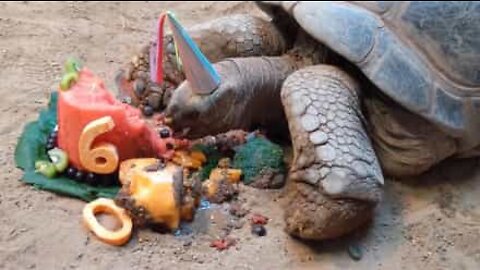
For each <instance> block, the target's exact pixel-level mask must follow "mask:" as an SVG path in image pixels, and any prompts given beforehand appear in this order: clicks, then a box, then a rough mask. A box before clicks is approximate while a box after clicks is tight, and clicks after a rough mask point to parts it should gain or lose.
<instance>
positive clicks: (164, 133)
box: [159, 128, 170, 139]
mask: <svg viewBox="0 0 480 270" xmlns="http://www.w3.org/2000/svg"><path fill="white" fill-rule="evenodd" d="M159 133H160V138H163V139H165V138H168V137H170V130H169V129H168V128H162V129H160V132H159Z"/></svg>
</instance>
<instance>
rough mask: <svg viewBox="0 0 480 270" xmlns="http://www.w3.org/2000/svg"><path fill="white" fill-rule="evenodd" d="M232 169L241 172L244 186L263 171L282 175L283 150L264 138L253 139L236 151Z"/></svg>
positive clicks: (283, 170)
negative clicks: (268, 170)
mask: <svg viewBox="0 0 480 270" xmlns="http://www.w3.org/2000/svg"><path fill="white" fill-rule="evenodd" d="M233 167H234V168H237V169H241V170H242V172H243V175H244V178H243V182H244V183H245V184H250V183H251V182H252V181H253V180H254V178H255V177H256V176H257V175H259V174H260V173H261V171H262V170H265V169H271V170H272V171H275V172H278V173H284V172H285V164H284V162H283V149H282V148H281V147H280V146H279V145H277V144H274V143H272V142H271V141H269V140H267V139H266V138H263V137H256V138H253V139H251V140H249V141H247V143H245V144H244V145H241V146H239V147H238V148H237V149H236V154H235V156H234V158H233Z"/></svg>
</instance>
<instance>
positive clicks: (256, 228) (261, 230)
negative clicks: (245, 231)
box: [252, 224, 267, 236]
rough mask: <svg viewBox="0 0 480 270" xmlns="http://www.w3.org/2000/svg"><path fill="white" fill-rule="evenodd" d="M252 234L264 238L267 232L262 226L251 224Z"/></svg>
mask: <svg viewBox="0 0 480 270" xmlns="http://www.w3.org/2000/svg"><path fill="white" fill-rule="evenodd" d="M252 233H253V234H255V235H258V236H265V235H267V230H266V229H265V227H264V226H263V225H258V224H253V225H252Z"/></svg>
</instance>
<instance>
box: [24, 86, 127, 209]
mask: <svg viewBox="0 0 480 270" xmlns="http://www.w3.org/2000/svg"><path fill="white" fill-rule="evenodd" d="M57 101H58V93H57V92H53V93H52V95H51V97H50V102H49V104H48V107H47V109H45V110H43V111H41V112H40V115H39V117H38V120H37V121H34V122H31V123H28V124H27V125H26V126H25V128H24V130H23V133H22V135H21V136H20V138H19V139H18V142H17V147H16V148H15V164H16V166H17V167H18V168H20V169H23V170H24V172H25V173H24V175H23V178H22V181H24V182H25V183H27V184H31V185H33V186H35V187H36V188H38V189H42V190H47V191H51V192H54V193H57V194H61V195H65V196H69V197H74V198H79V199H82V200H84V201H91V200H94V199H96V198H100V197H103V198H113V197H115V195H116V194H117V192H118V190H119V187H93V186H90V185H87V184H84V183H78V182H75V181H73V180H71V179H68V178H66V177H63V176H57V177H55V178H51V179H49V178H46V177H45V176H43V175H41V174H39V173H36V172H35V161H37V160H48V156H47V152H46V151H45V144H46V142H47V138H48V135H49V134H50V133H51V132H52V131H53V129H54V128H55V126H56V124H57Z"/></svg>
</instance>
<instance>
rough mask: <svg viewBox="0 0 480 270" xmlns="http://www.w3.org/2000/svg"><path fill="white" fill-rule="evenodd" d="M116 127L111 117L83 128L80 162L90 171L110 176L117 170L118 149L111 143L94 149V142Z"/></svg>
mask: <svg viewBox="0 0 480 270" xmlns="http://www.w3.org/2000/svg"><path fill="white" fill-rule="evenodd" d="M114 127H115V123H114V122H113V119H112V117H111V116H104V117H102V118H99V119H96V120H94V121H92V122H90V123H88V125H86V126H85V127H84V128H83V131H82V134H81V135H80V140H79V142H78V153H79V154H80V162H81V163H82V165H83V167H85V168H86V169H87V170H88V171H91V172H95V173H101V174H108V173H112V172H114V171H115V170H117V167H118V160H119V158H118V153H117V148H116V147H115V146H114V145H113V144H110V143H100V144H97V145H96V146H95V147H93V148H92V145H93V142H94V140H95V139H96V138H97V137H98V136H100V135H102V134H104V133H107V132H109V131H111V130H112V129H113V128H114Z"/></svg>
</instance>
